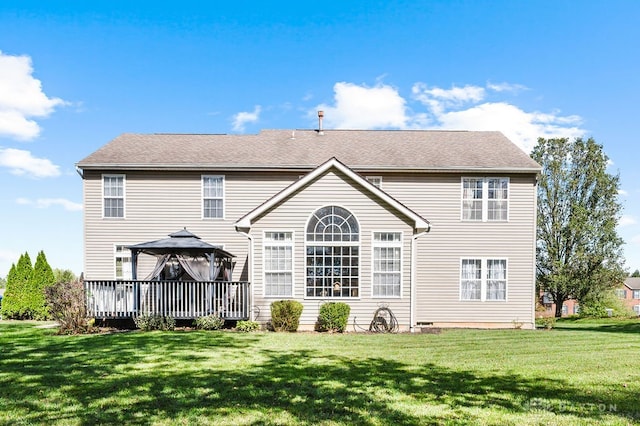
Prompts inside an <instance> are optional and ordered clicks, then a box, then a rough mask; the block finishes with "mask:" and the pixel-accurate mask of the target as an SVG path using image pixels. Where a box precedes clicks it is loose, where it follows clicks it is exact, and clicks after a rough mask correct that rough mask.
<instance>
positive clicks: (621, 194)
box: [618, 189, 629, 197]
mask: <svg viewBox="0 0 640 426" xmlns="http://www.w3.org/2000/svg"><path fill="white" fill-rule="evenodd" d="M618 195H620V196H622V197H626V196H627V195H629V192H627V191H626V190H624V189H619V190H618Z"/></svg>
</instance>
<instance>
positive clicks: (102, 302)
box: [84, 280, 250, 320]
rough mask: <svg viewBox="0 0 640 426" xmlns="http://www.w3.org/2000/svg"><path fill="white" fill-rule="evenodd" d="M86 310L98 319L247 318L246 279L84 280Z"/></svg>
mask: <svg viewBox="0 0 640 426" xmlns="http://www.w3.org/2000/svg"><path fill="white" fill-rule="evenodd" d="M84 286H85V293H86V301H87V311H88V313H89V315H90V316H93V317H95V318H99V319H124V318H133V317H136V316H139V315H145V314H146V315H161V316H170V317H173V318H176V319H193V318H198V317H200V316H205V315H209V314H215V315H219V316H220V317H221V318H224V319H229V320H246V319H249V303H250V302H249V283H248V282H246V281H138V280H129V281H85V282H84Z"/></svg>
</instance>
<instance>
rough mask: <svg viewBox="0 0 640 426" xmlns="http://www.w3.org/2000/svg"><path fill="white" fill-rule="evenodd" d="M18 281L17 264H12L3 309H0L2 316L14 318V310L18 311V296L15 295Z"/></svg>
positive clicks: (3, 299)
mask: <svg viewBox="0 0 640 426" xmlns="http://www.w3.org/2000/svg"><path fill="white" fill-rule="evenodd" d="M15 282H16V264H15V263H12V264H11V269H9V273H8V274H7V283H6V287H5V290H4V296H3V298H2V309H1V310H0V316H2V318H13V316H14V312H17V310H18V309H17V306H18V305H17V298H16V297H15V296H14V293H15V291H16V289H15Z"/></svg>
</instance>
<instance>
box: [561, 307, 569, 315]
mask: <svg viewBox="0 0 640 426" xmlns="http://www.w3.org/2000/svg"><path fill="white" fill-rule="evenodd" d="M562 315H569V307H568V306H567V305H562Z"/></svg>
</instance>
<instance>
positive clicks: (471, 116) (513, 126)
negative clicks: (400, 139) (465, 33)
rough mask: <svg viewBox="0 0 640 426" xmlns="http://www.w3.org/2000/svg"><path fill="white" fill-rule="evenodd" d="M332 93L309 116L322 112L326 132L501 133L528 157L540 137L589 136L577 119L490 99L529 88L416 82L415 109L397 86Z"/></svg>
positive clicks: (340, 88)
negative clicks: (329, 99)
mask: <svg viewBox="0 0 640 426" xmlns="http://www.w3.org/2000/svg"><path fill="white" fill-rule="evenodd" d="M333 90H334V103H333V105H326V104H320V105H318V106H317V107H316V109H314V110H313V111H310V112H309V116H310V117H315V116H316V115H315V114H316V111H317V110H324V112H325V117H324V123H325V127H326V128H336V129H380V128H397V129H434V130H436V129H437V130H492V131H493V130H497V131H501V132H502V133H504V134H505V136H507V137H508V138H509V139H511V140H512V141H513V142H514V143H515V144H516V145H518V146H519V147H520V148H522V150H523V151H525V152H526V153H529V152H531V150H532V149H533V147H534V146H535V144H536V143H537V141H538V138H539V137H543V138H555V137H567V138H570V139H573V138H575V137H580V136H583V135H584V134H585V130H584V129H582V128H581V127H580V126H581V125H582V119H581V117H579V116H577V115H562V114H561V113H560V112H559V111H552V112H549V113H545V112H539V111H532V112H528V111H525V110H523V109H521V108H519V107H517V106H515V105H512V104H510V103H507V102H505V101H500V100H497V101H488V100H487V98H488V97H489V95H490V94H491V95H492V97H495V96H497V95H496V94H500V93H503V92H517V91H522V90H527V88H526V87H525V86H522V85H519V84H510V83H500V84H491V83H488V84H487V87H486V88H485V87H480V86H473V85H465V86H462V87H457V86H453V87H451V88H450V89H442V88H440V87H430V86H427V85H426V84H424V83H416V84H414V85H413V87H412V90H411V91H412V96H413V99H414V100H417V101H418V108H413V109H412V108H409V107H408V106H407V100H406V99H405V98H403V97H402V96H401V95H400V93H399V92H398V90H397V89H396V88H394V87H392V86H389V85H385V84H382V83H377V84H376V85H375V86H373V87H368V86H366V85H357V84H354V83H347V82H339V83H336V84H335V85H334V87H333Z"/></svg>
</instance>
